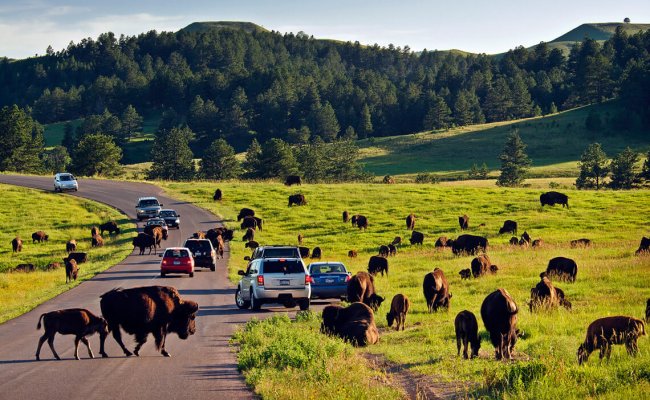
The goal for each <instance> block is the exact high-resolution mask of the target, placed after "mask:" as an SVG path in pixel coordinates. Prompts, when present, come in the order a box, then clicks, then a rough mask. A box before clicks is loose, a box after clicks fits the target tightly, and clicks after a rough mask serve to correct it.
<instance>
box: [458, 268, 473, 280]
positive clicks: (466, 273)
mask: <svg viewBox="0 0 650 400" xmlns="http://www.w3.org/2000/svg"><path fill="white" fill-rule="evenodd" d="M458 275H460V279H469V278H471V277H472V271H471V270H470V269H469V268H465V269H461V270H460V272H459V273H458Z"/></svg>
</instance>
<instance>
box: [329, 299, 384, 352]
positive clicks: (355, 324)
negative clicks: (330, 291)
mask: <svg viewBox="0 0 650 400" xmlns="http://www.w3.org/2000/svg"><path fill="white" fill-rule="evenodd" d="M320 330H321V332H322V333H324V334H333V335H337V336H339V337H341V338H343V339H344V340H345V341H347V342H350V343H351V344H352V345H354V346H367V345H369V344H375V343H377V342H378V341H379V331H378V330H377V326H376V325H375V315H374V313H373V312H372V309H371V308H370V307H368V306H367V305H366V304H363V303H359V302H356V303H352V304H350V305H349V306H348V307H345V308H344V307H341V306H327V307H325V308H324V309H323V322H322V324H321V328H320Z"/></svg>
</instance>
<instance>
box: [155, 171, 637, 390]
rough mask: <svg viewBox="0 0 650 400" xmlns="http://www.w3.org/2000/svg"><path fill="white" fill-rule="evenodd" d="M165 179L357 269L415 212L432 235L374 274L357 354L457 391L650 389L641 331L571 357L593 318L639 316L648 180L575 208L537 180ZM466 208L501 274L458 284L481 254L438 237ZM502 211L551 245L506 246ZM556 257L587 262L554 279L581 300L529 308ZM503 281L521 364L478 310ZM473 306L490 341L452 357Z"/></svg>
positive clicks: (223, 211)
mask: <svg viewBox="0 0 650 400" xmlns="http://www.w3.org/2000/svg"><path fill="white" fill-rule="evenodd" d="M161 186H163V187H164V188H165V189H166V190H167V191H168V192H169V193H170V194H171V195H174V196H178V197H179V198H182V199H184V200H188V201H192V202H193V203H195V204H197V205H199V206H201V207H204V208H206V209H209V210H211V211H213V212H214V213H216V214H217V215H220V216H222V217H223V218H224V220H225V223H226V225H228V226H230V227H236V228H237V229H238V223H237V222H236V221H235V217H236V215H237V212H238V210H239V209H240V208H242V207H250V208H253V209H255V210H256V214H257V215H259V216H260V217H262V218H263V219H264V221H265V223H264V230H263V231H261V232H257V234H256V238H255V239H256V240H257V241H258V242H260V243H262V244H293V245H295V244H297V235H298V233H301V234H302V235H303V236H304V238H305V239H304V245H305V246H308V247H310V248H313V247H314V246H319V247H321V248H322V250H323V260H340V261H343V262H345V264H346V265H347V266H348V268H349V269H350V270H351V271H353V272H356V271H361V270H365V269H366V267H367V262H368V258H369V257H370V256H371V255H375V254H377V250H378V247H379V246H380V245H382V244H387V243H389V242H390V241H391V240H392V239H393V238H394V237H395V236H401V237H402V238H403V239H405V240H406V239H408V237H409V235H410V233H409V231H407V230H406V225H405V222H404V219H405V217H406V216H407V215H408V214H409V213H411V212H413V213H415V214H416V215H417V217H418V219H417V222H416V230H417V231H420V232H423V233H424V234H425V236H426V238H425V242H424V245H422V246H411V245H409V244H408V241H407V240H406V243H405V244H403V245H402V246H401V247H400V248H399V249H398V253H397V255H396V256H395V257H391V258H390V259H389V264H390V275H389V276H388V277H381V276H380V277H377V278H376V280H375V282H376V287H377V290H378V293H379V294H380V295H382V296H384V297H385V298H386V301H385V303H384V304H383V305H382V307H381V308H380V309H379V311H378V312H377V313H376V320H377V324H378V326H379V328H380V330H381V331H382V336H381V340H380V342H379V344H377V345H374V346H370V347H368V348H365V349H359V350H355V351H356V352H358V353H357V354H358V356H359V357H361V353H362V352H370V353H375V354H380V355H382V356H384V357H386V358H387V359H388V360H390V361H391V362H394V363H396V364H399V365H401V366H403V367H404V368H407V369H409V370H410V371H413V372H414V373H419V374H424V375H429V376H431V377H432V378H431V379H432V381H436V380H439V381H445V382H452V383H455V384H456V385H457V387H458V388H459V389H458V390H459V391H460V393H461V394H464V395H467V396H469V397H483V396H487V397H500V398H522V399H523V398H536V399H555V398H576V399H578V398H580V399H582V398H588V397H598V398H626V397H632V396H634V395H635V394H639V393H646V394H647V393H648V392H649V391H650V341H649V340H648V337H643V338H641V339H640V340H639V348H640V354H639V355H638V356H637V357H635V358H632V357H629V356H628V355H627V354H626V353H625V350H624V348H622V346H616V347H615V349H614V351H613V353H612V359H611V360H610V361H609V362H603V363H600V362H599V361H598V355H597V354H592V357H591V359H590V360H589V362H588V363H587V365H585V366H578V364H577V360H576V350H577V348H578V345H579V344H580V343H581V342H582V341H583V340H584V336H585V332H586V328H587V326H588V325H589V323H591V322H592V321H593V320H595V319H597V318H600V317H604V316H609V315H632V316H636V317H641V316H642V315H643V312H644V309H645V302H646V299H647V298H649V297H650V257H648V256H645V257H637V256H635V255H634V251H635V250H636V249H637V247H638V245H639V241H640V239H641V237H642V236H643V235H645V236H648V234H649V233H650V232H648V229H649V225H648V223H649V221H650V208H648V200H650V191H648V190H635V191H625V192H623V191H600V192H595V191H575V190H565V192H566V193H567V194H568V195H569V198H570V200H569V204H570V208H569V209H566V208H561V207H544V208H541V206H540V203H539V195H540V193H542V192H543V191H545V190H548V189H533V188H522V189H504V188H497V187H494V186H487V187H480V188H476V187H468V186H465V185H444V186H443V185H430V184H421V185H418V184H397V185H383V184H338V185H328V184H319V185H303V186H301V187H285V186H283V185H281V184H279V183H270V182H259V183H250V182H247V183H241V182H219V183H197V182H195V183H192V184H191V185H189V184H186V183H162V184H161ZM216 188H220V189H221V190H222V191H223V194H224V199H223V200H222V201H221V202H214V201H212V194H213V192H214V190H215V189H216ZM294 193H302V194H304V195H305V196H306V198H307V201H308V204H307V205H306V206H301V207H295V206H294V207H290V208H289V207H287V197H288V195H290V194H294ZM343 210H348V211H349V212H350V213H352V214H356V213H359V214H364V215H366V216H368V218H369V223H370V226H369V228H368V230H366V231H360V230H358V229H357V228H353V227H352V226H351V225H350V224H349V223H348V224H344V223H343V222H342V218H341V213H342V211H343ZM463 214H467V215H469V216H470V229H469V233H472V234H477V235H482V236H486V237H487V238H488V239H489V241H490V247H489V250H488V254H489V256H490V258H491V260H492V262H493V263H494V264H496V265H498V266H499V272H498V274H496V275H491V276H486V277H483V278H479V279H470V280H466V281H461V280H460V277H459V275H458V271H459V270H461V269H464V268H469V266H470V261H471V259H472V257H470V256H463V257H455V256H453V255H452V254H451V251H450V250H448V249H447V250H438V249H435V248H434V242H435V240H436V238H437V237H439V236H443V235H444V236H448V237H456V236H458V235H459V234H460V231H459V227H458V221H457V218H458V216H459V215H463ZM506 219H513V220H515V221H517V222H518V224H519V234H521V233H523V232H524V231H527V232H528V233H529V234H530V236H531V237H532V238H533V239H540V238H541V239H543V241H544V246H543V247H542V248H539V249H532V248H520V247H512V246H510V245H509V244H508V240H509V239H510V236H511V235H501V236H500V235H498V234H497V233H498V230H499V228H500V226H501V225H502V223H503V221H504V220H506ZM481 224H485V225H484V226H479V225H481ZM242 235H243V232H241V231H239V230H238V231H237V232H236V235H235V240H234V241H233V242H231V245H230V251H231V254H230V256H231V258H230V264H229V276H230V279H231V280H232V281H233V282H237V280H238V276H237V270H238V269H243V268H244V267H245V265H246V261H244V260H243V257H244V256H245V255H248V254H249V250H248V249H245V248H244V243H243V242H242V241H241V236H242ZM582 237H586V238H589V239H591V240H592V241H593V243H594V245H593V246H592V247H591V248H586V249H582V248H579V249H573V248H571V247H570V245H569V241H570V240H572V239H578V238H582ZM351 249H355V250H357V251H358V252H359V257H358V258H356V259H350V258H348V257H347V252H348V250H351ZM556 256H566V257H570V258H573V259H574V260H576V262H577V264H578V277H577V281H576V282H575V283H563V282H555V283H556V285H557V286H558V287H560V288H562V289H563V290H564V292H565V293H566V296H567V298H568V299H569V300H570V301H571V302H572V303H573V310H572V311H567V310H564V309H561V310H555V311H545V312H539V313H530V312H529V311H528V307H527V300H528V299H529V296H530V288H531V287H533V286H534V285H535V284H536V283H537V282H538V281H539V277H538V274H539V272H541V271H543V270H544V269H545V268H546V265H547V263H548V261H549V260H550V259H551V258H553V257H556ZM435 267H438V268H441V269H442V270H443V271H444V272H445V275H446V276H447V279H448V280H449V283H450V287H451V292H452V294H453V298H452V300H451V308H450V310H449V312H439V313H436V314H429V313H427V311H426V304H425V301H424V297H423V295H422V288H421V285H422V278H423V276H424V275H425V274H426V273H427V272H429V271H431V270H433V269H434V268H435ZM500 287H501V288H505V289H507V290H508V291H509V292H510V293H511V295H512V296H513V297H514V299H515V301H516V302H517V304H518V306H519V308H520V312H519V323H518V327H519V328H520V329H521V330H523V331H524V332H525V333H524V336H523V338H521V339H520V340H519V341H518V342H517V345H516V348H515V350H516V359H515V361H512V362H497V361H495V360H494V351H493V348H492V346H491V344H490V343H489V341H488V340H487V338H488V336H487V332H486V331H485V330H484V328H483V324H482V321H481V319H480V306H481V303H482V301H483V299H484V298H485V296H486V295H488V294H489V293H491V292H492V291H494V290H495V289H497V288H500ZM397 293H403V294H406V295H407V296H408V297H409V298H410V299H411V301H412V303H413V307H412V311H411V312H410V313H409V315H408V317H407V322H406V325H407V329H406V330H405V331H403V332H395V331H393V330H390V329H387V328H386V319H385V314H386V312H388V309H389V307H390V299H391V298H392V296H393V295H395V294H397ZM465 309H467V310H470V311H472V312H473V313H474V314H476V315H477V317H478V319H479V331H480V334H481V336H482V338H483V342H482V347H481V351H480V357H479V358H478V359H475V360H472V361H466V360H462V359H460V358H458V357H457V355H456V346H455V339H454V327H453V320H454V317H455V315H456V314H457V313H458V312H460V311H462V310H465ZM294 324H297V325H300V324H304V328H305V332H310V333H309V334H310V335H318V333H316V332H317V329H315V327H317V324H316V322H313V321H312V322H309V321H297V322H295V323H294ZM310 324H311V325H310ZM310 326H311V329H308V328H309V327H310ZM277 329H281V328H277ZM287 329H290V328H287ZM292 329H296V330H297V329H298V328H295V326H294V327H293V328H292ZM257 344H258V345H259V346H261V347H262V348H264V349H265V351H272V349H269V348H268V347H265V346H267V345H268V343H265V342H262V341H258V342H257ZM360 359H361V358H360ZM323 362H325V361H323ZM282 371H284V373H283V374H279V375H278V376H281V379H278V380H277V381H276V382H275V383H276V384H281V383H282V382H285V381H286V380H287V379H289V378H288V377H287V375H286V370H282ZM330 378H331V377H330ZM332 379H333V378H332ZM296 397H298V396H297V395H296Z"/></svg>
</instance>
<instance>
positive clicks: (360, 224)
mask: <svg viewBox="0 0 650 400" xmlns="http://www.w3.org/2000/svg"><path fill="white" fill-rule="evenodd" d="M356 217H357V228H359V229H368V217H366V216H365V215H357V216H356Z"/></svg>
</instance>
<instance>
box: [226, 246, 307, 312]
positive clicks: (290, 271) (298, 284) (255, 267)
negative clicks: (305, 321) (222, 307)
mask: <svg viewBox="0 0 650 400" xmlns="http://www.w3.org/2000/svg"><path fill="white" fill-rule="evenodd" d="M238 274H239V275H241V276H242V278H241V279H240V280H239V284H238V285H237V290H236V291H235V304H237V307H238V308H240V309H246V308H249V307H250V308H251V309H253V310H259V309H260V308H261V307H262V305H263V304H268V303H279V304H283V305H284V306H285V307H287V308H291V307H295V306H296V305H298V306H299V307H300V309H301V310H308V309H309V305H310V300H309V298H310V297H311V283H312V280H311V276H309V274H308V273H307V269H306V268H305V264H304V263H303V261H302V258H300V257H294V258H258V259H255V260H251V261H250V262H249V263H248V268H247V269H246V271H245V272H244V271H242V270H239V271H238Z"/></svg>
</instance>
